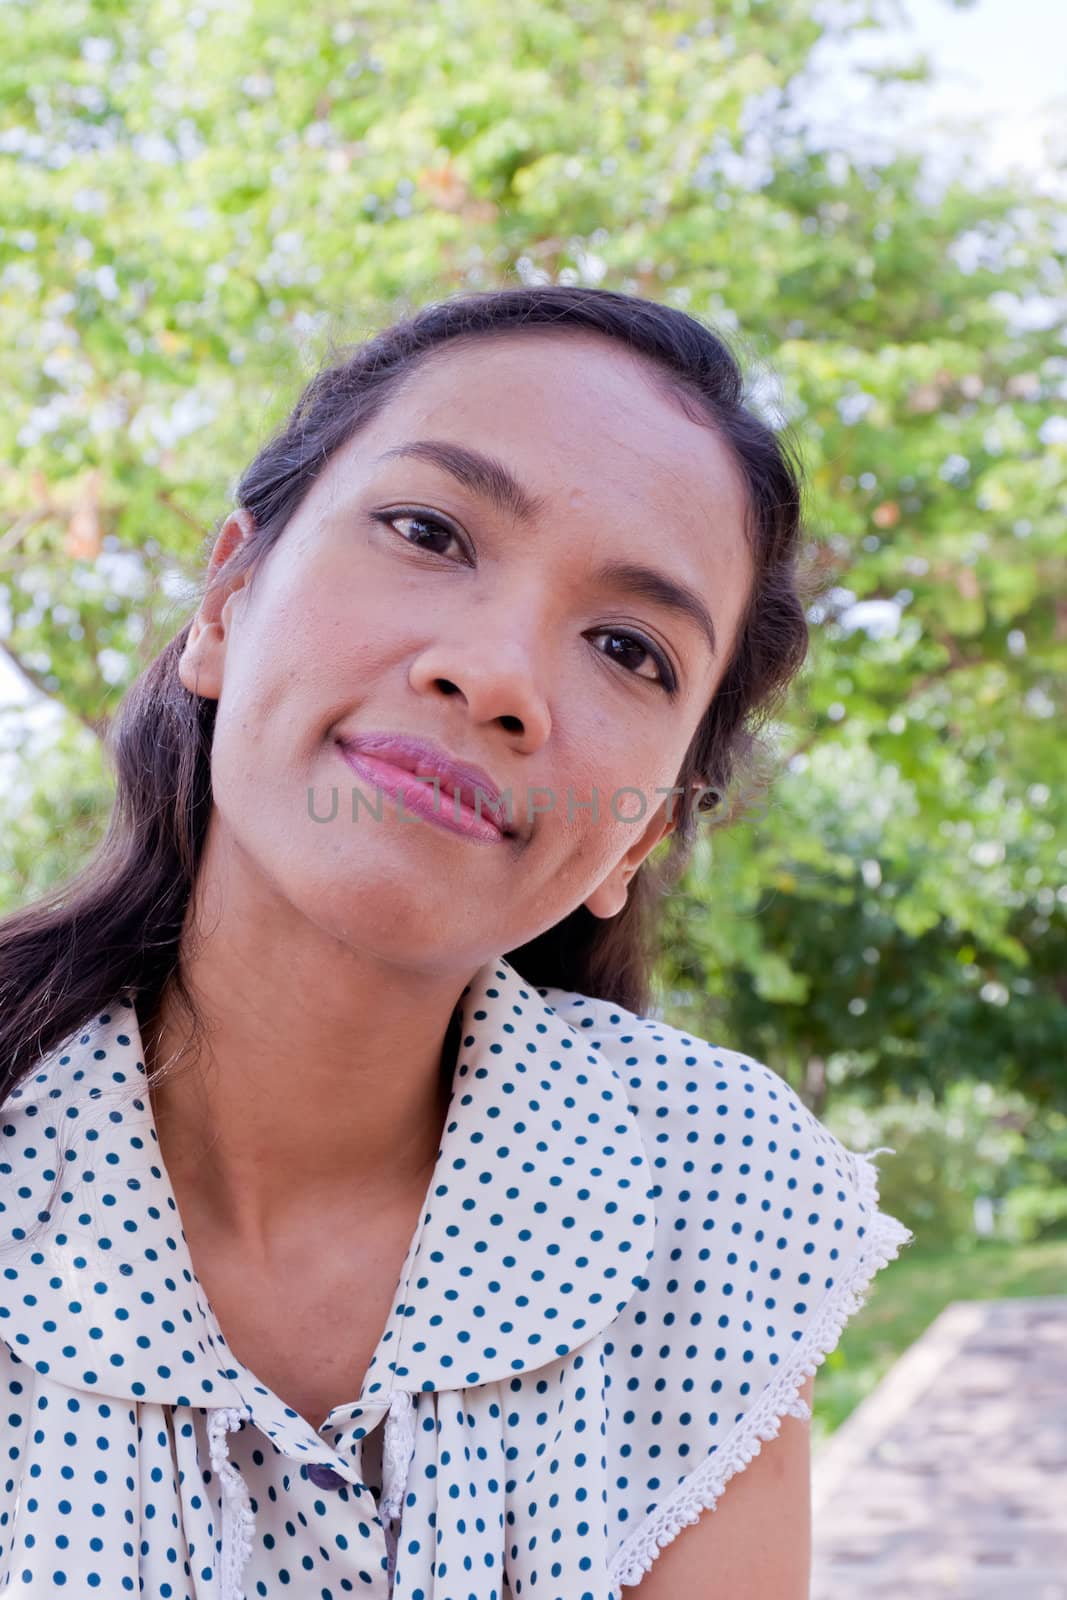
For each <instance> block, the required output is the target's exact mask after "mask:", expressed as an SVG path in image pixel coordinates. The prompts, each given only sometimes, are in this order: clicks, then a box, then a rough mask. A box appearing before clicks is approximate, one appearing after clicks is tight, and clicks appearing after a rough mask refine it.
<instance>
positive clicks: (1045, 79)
mask: <svg viewBox="0 0 1067 1600" xmlns="http://www.w3.org/2000/svg"><path fill="white" fill-rule="evenodd" d="M900 3H901V9H902V11H903V12H904V14H905V15H906V16H907V18H908V19H909V21H908V22H907V23H905V24H904V25H902V26H899V27H894V28H892V29H884V30H878V31H877V32H876V33H875V32H865V33H863V34H859V35H855V36H854V37H853V40H852V42H851V43H850V45H849V47H848V49H847V50H846V51H845V52H843V53H841V52H837V51H834V50H832V49H831V50H827V51H824V56H825V58H826V61H827V64H828V67H829V80H830V81H831V82H832V84H833V87H834V90H835V93H834V95H833V104H834V106H835V108H836V117H835V116H832V115H831V116H828V117H827V123H828V125H831V126H835V127H839V128H845V129H849V130H850V131H855V132H858V131H859V129H860V127H861V126H862V123H863V119H862V118H861V117H860V116H859V115H858V113H859V108H860V106H861V105H862V104H863V103H864V100H865V98H866V93H867V91H866V90H865V84H864V80H863V79H862V78H859V77H857V76H856V75H855V74H853V75H852V77H851V80H850V76H849V74H848V72H847V71H844V72H843V71H842V63H843V62H847V61H849V60H851V61H856V62H872V63H873V62H875V61H879V60H883V61H884V60H887V59H888V60H894V61H904V60H907V59H909V58H910V57H912V56H914V55H918V54H919V53H921V52H923V51H925V52H926V53H927V54H928V55H929V56H930V58H931V64H932V66H933V68H934V71H935V74H936V79H937V81H936V83H934V84H930V85H916V86H914V87H913V88H909V89H908V90H906V91H905V92H904V96H903V98H902V100H901V101H900V103H899V105H898V107H897V109H896V110H895V111H894V115H893V122H892V123H891V124H889V125H887V127H886V129H885V131H886V132H887V133H888V134H890V135H891V136H893V137H895V138H898V139H899V137H900V135H901V132H902V131H905V132H907V133H908V134H912V135H915V136H918V137H920V138H922V139H923V143H924V144H929V143H930V142H931V137H930V135H931V130H932V129H933V128H934V127H935V125H936V123H937V122H939V121H940V120H941V119H946V118H949V119H953V120H955V119H970V120H971V121H972V122H973V123H974V124H976V126H977V130H978V138H977V140H976V141H975V144H976V146H977V147H978V148H977V150H976V153H978V154H980V157H981V164H982V165H983V166H984V167H985V168H986V170H988V171H990V172H991V173H996V174H997V175H999V176H1006V175H1007V173H1008V172H1009V171H1010V170H1011V168H1012V167H1013V166H1015V167H1019V168H1022V169H1023V170H1024V171H1026V172H1027V173H1029V174H1030V175H1031V176H1037V177H1038V178H1039V180H1042V187H1044V186H1045V185H1046V183H1051V173H1050V171H1049V164H1048V159H1047V156H1046V153H1045V150H1044V145H1043V139H1044V138H1045V136H1046V135H1047V134H1049V133H1050V132H1052V131H1053V129H1054V128H1057V129H1058V139H1059V143H1060V148H1061V149H1062V148H1064V147H1067V66H1065V63H1067V3H1065V0H978V3H977V4H975V5H971V6H968V7H966V8H965V9H962V10H960V9H958V8H956V7H954V6H952V5H951V4H949V3H948V0H900ZM833 8H834V0H829V3H828V6H827V10H828V12H832V11H833ZM1057 96H1058V97H1059V114H1058V118H1057V116H1056V113H1055V111H1054V110H1053V102H1054V100H1055V99H1056V97H1057ZM901 113H903V115H901ZM924 133H925V137H923V135H924ZM935 138H936V135H935Z"/></svg>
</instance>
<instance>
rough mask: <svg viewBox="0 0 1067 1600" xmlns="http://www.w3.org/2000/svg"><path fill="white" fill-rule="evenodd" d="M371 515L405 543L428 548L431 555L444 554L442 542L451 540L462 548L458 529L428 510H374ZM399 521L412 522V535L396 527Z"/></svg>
mask: <svg viewBox="0 0 1067 1600" xmlns="http://www.w3.org/2000/svg"><path fill="white" fill-rule="evenodd" d="M371 515H372V516H373V517H374V520H375V521H376V522H383V523H384V524H385V526H386V527H387V528H391V529H392V530H393V532H394V533H396V534H397V537H398V538H400V539H403V541H404V543H405V544H410V545H413V546H414V548H415V549H416V550H426V551H427V552H428V553H429V554H430V555H444V554H445V551H444V549H442V548H440V546H441V544H442V543H443V544H445V545H447V544H448V542H449V540H452V541H454V542H455V543H456V544H457V545H459V546H460V547H461V548H462V540H461V539H460V536H459V534H458V533H457V532H456V530H455V529H454V528H453V527H452V526H451V525H450V524H449V523H447V522H442V521H441V519H440V517H435V516H431V515H430V513H429V512H428V511H414V510H413V511H373V512H372V513H371ZM398 522H407V523H410V524H411V526H412V529H413V530H414V531H413V533H412V535H411V537H409V536H408V535H407V534H406V533H401V532H400V530H399V529H398V528H396V526H395V524H396V523H398ZM464 553H465V552H464Z"/></svg>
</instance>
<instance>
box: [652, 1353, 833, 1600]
mask: <svg viewBox="0 0 1067 1600" xmlns="http://www.w3.org/2000/svg"><path fill="white" fill-rule="evenodd" d="M814 1387H815V1379H814V1378H808V1379H806V1380H805V1382H804V1384H803V1385H802V1387H801V1388H800V1390H799V1393H800V1396H801V1398H802V1399H804V1400H806V1401H807V1402H808V1405H809V1406H810V1405H811V1401H812V1391H813V1390H814ZM810 1589H811V1425H810V1423H809V1422H807V1421H803V1422H802V1421H801V1420H800V1419H799V1418H798V1417H783V1419H782V1424H781V1429H780V1431H779V1433H778V1436H777V1438H774V1439H768V1440H765V1441H764V1442H763V1443H762V1444H761V1445H760V1453H759V1455H758V1456H756V1457H755V1459H754V1460H752V1461H750V1462H749V1464H748V1466H747V1467H745V1468H744V1469H743V1471H741V1472H739V1473H737V1474H735V1476H734V1477H732V1478H731V1479H730V1480H729V1482H728V1483H727V1485H726V1487H725V1489H724V1490H723V1493H722V1496H721V1497H720V1499H719V1502H718V1504H717V1505H716V1506H715V1508H714V1509H713V1510H708V1511H705V1512H703V1513H702V1514H701V1516H700V1518H699V1519H698V1520H697V1521H696V1522H694V1523H691V1524H690V1526H689V1527H688V1528H683V1529H682V1531H681V1533H679V1534H676V1536H675V1537H674V1539H672V1541H671V1543H670V1544H669V1545H667V1546H666V1548H665V1549H663V1550H661V1551H660V1553H659V1555H658V1556H657V1557H656V1559H655V1561H654V1562H653V1564H652V1567H651V1568H650V1569H649V1571H648V1572H646V1573H645V1575H644V1577H643V1578H642V1579H641V1581H640V1583H637V1584H634V1585H633V1586H632V1587H628V1588H626V1589H624V1590H623V1592H622V1600H629V1597H630V1595H633V1596H634V1600H678V1597H679V1596H680V1595H684V1596H685V1597H686V1600H808V1597H809V1594H810Z"/></svg>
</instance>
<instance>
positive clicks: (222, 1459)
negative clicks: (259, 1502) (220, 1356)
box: [207, 1406, 256, 1600]
mask: <svg viewBox="0 0 1067 1600" xmlns="http://www.w3.org/2000/svg"><path fill="white" fill-rule="evenodd" d="M244 1420H245V1419H244V1415H243V1413H242V1412H240V1411H238V1409H237V1408H236V1406H218V1407H216V1408H214V1409H213V1410H212V1411H211V1413H210V1415H209V1416H208V1422H207V1437H208V1446H209V1448H210V1451H211V1468H212V1471H213V1472H214V1473H215V1474H216V1476H217V1477H218V1479H219V1482H220V1483H221V1485H222V1558H221V1562H220V1565H221V1568H222V1572H221V1580H222V1581H221V1585H220V1593H221V1596H222V1600H243V1597H244V1588H243V1583H242V1580H243V1577H244V1570H245V1565H246V1563H247V1561H248V1558H249V1556H250V1555H251V1554H252V1539H253V1535H254V1533H255V1526H256V1517H255V1512H254V1511H253V1510H252V1503H251V1500H250V1499H249V1495H248V1489H247V1488H246V1486H245V1481H244V1478H243V1477H242V1476H241V1474H240V1472H239V1471H238V1470H237V1468H236V1467H235V1466H234V1464H233V1462H232V1461H231V1460H230V1455H229V1450H230V1441H229V1434H230V1431H231V1430H234V1431H236V1429H238V1428H239V1427H241V1425H242V1424H243V1422H244Z"/></svg>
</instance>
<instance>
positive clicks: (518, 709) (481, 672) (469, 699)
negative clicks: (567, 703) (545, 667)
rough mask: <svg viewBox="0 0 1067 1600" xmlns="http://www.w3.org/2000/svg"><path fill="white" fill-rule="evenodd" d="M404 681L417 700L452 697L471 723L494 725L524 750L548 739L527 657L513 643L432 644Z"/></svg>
mask: <svg viewBox="0 0 1067 1600" xmlns="http://www.w3.org/2000/svg"><path fill="white" fill-rule="evenodd" d="M408 676H409V681H410V683H411V686H412V688H413V689H414V690H415V691H416V692H417V693H418V694H441V695H447V696H458V697H459V698H460V699H461V700H462V701H463V702H464V703H465V704H466V707H467V711H468V714H469V716H470V718H471V720H472V721H474V722H476V723H490V722H499V724H500V726H501V727H502V728H504V729H505V730H506V731H507V732H508V733H510V734H512V735H514V737H515V738H516V739H518V740H519V741H520V742H521V745H522V748H523V749H524V750H536V749H538V748H539V747H540V746H541V745H542V744H543V743H544V742H545V740H546V739H547V738H548V735H549V731H550V729H551V726H552V718H551V713H550V712H549V708H548V702H547V700H546V699H545V696H544V693H543V692H542V690H541V689H540V688H539V687H538V685H537V682H536V680H535V677H534V673H533V667H532V663H531V661H530V658H529V655H528V654H527V652H526V651H524V650H523V649H522V647H521V646H520V645H518V644H516V643H515V642H514V641H502V640H499V639H496V638H493V637H490V636H488V635H483V636H482V637H480V638H476V639H475V638H470V639H466V640H463V641H460V640H456V641H454V642H451V643H444V642H443V641H438V642H436V643H435V644H433V645H431V646H429V647H428V648H427V649H425V650H422V651H420V653H419V654H418V656H417V657H416V658H415V660H414V661H413V662H412V665H411V670H410V673H409V675H408Z"/></svg>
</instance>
